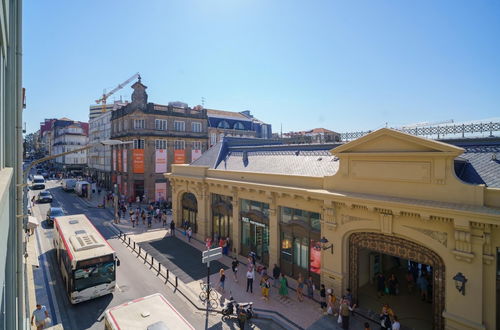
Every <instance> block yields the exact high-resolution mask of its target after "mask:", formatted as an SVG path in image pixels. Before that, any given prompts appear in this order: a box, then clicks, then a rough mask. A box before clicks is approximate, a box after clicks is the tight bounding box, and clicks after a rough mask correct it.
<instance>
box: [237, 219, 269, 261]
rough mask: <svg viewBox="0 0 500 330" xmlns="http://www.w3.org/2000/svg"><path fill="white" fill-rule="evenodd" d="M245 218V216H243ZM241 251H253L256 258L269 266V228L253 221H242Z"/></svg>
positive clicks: (245, 252)
mask: <svg viewBox="0 0 500 330" xmlns="http://www.w3.org/2000/svg"><path fill="white" fill-rule="evenodd" d="M244 219H245V218H244ZM241 231H242V232H241V234H242V240H241V253H242V254H243V255H245V256H247V255H248V254H249V253H250V252H251V251H253V252H255V254H256V257H257V260H258V261H259V262H260V263H262V264H264V265H266V266H268V267H269V228H268V227H267V225H265V224H262V223H259V222H255V221H251V220H249V221H243V222H242V229H241Z"/></svg>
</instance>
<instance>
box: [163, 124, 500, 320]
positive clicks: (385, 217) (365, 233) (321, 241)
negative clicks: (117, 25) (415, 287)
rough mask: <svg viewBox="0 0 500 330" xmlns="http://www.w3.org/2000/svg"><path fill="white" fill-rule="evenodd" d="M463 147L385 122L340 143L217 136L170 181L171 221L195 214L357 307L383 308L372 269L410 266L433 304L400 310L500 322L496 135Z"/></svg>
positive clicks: (211, 231)
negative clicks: (241, 142) (245, 141)
mask: <svg viewBox="0 0 500 330" xmlns="http://www.w3.org/2000/svg"><path fill="white" fill-rule="evenodd" d="M476 143H479V142H476ZM457 144H458V143H454V144H450V143H443V142H439V141H434V140H428V139H423V138H419V137H415V136H411V135H408V134H405V133H401V132H398V131H394V130H391V129H386V128H384V129H380V130H378V131H375V132H373V133H371V134H368V135H366V136H364V137H362V138H359V139H357V140H354V141H352V142H349V143H346V144H336V145H298V146H292V145H274V146H262V145H255V146H249V145H245V146H235V145H233V146H227V145H226V146H225V145H224V143H222V145H221V146H220V150H218V151H217V150H216V151H213V150H212V149H210V150H209V151H208V152H207V153H206V154H204V155H203V156H202V157H201V158H200V159H198V160H197V161H196V162H194V163H192V164H191V165H174V166H172V171H171V173H167V174H166V175H165V176H166V177H167V178H168V179H169V180H170V183H171V186H172V194H173V197H172V202H173V207H172V209H173V214H174V220H175V221H176V222H177V224H180V223H181V222H182V221H184V220H186V219H187V217H189V219H188V220H189V221H191V222H193V221H195V222H196V226H197V229H198V230H197V234H196V235H197V237H198V238H199V239H205V238H206V237H211V236H224V237H226V236H227V237H230V240H231V241H232V245H231V250H232V252H233V253H236V254H242V255H247V254H248V252H249V251H253V252H255V253H256V254H257V258H258V261H259V262H260V263H262V264H265V265H267V266H269V267H271V268H272V265H273V264H278V265H280V267H281V269H282V270H283V271H284V272H285V273H286V274H287V275H289V276H292V277H294V278H296V277H297V276H298V274H302V275H304V276H312V277H313V280H314V281H315V282H316V283H317V284H319V283H323V284H325V285H326V286H327V287H331V288H334V292H335V293H336V295H341V294H342V293H343V292H345V290H346V289H347V288H350V289H351V291H352V293H353V295H354V299H355V300H357V301H359V302H360V305H361V306H363V305H365V306H366V305H370V303H372V302H373V301H375V304H376V303H377V299H376V298H375V299H371V298H370V292H372V291H373V290H374V289H373V287H374V285H375V283H376V276H377V274H382V275H384V274H386V275H387V276H389V275H391V274H396V276H400V275H399V274H401V273H403V275H401V276H404V274H406V272H409V273H410V272H413V274H414V275H415V279H417V278H418V279H419V280H420V278H425V281H427V282H428V283H427V284H428V286H429V291H428V293H429V297H425V298H426V300H427V302H430V304H429V303H424V304H419V302H418V300H419V299H418V297H417V299H416V300H415V299H414V298H415V297H414V296H411V295H408V303H407V305H408V306H410V305H411V304H413V300H415V304H416V306H418V307H416V308H409V309H408V308H407V309H408V310H405V306H399V308H400V311H399V312H400V313H398V314H400V317H402V314H404V313H406V315H404V316H405V317H406V318H407V319H408V320H410V319H412V318H413V319H418V320H417V321H418V322H421V323H419V325H418V326H417V328H420V329H426V328H434V329H497V328H498V326H499V324H500V323H499V320H498V319H497V314H498V310H499V306H498V303H497V302H498V301H499V299H500V296H499V293H498V292H499V291H498V290H499V289H500V288H499V286H498V284H497V283H498V279H499V277H498V276H499V275H500V266H499V265H500V264H499V252H498V251H499V248H500V229H499V228H498V226H499V225H500V179H499V177H500V163H499V162H498V160H497V158H496V155H497V153H500V141H499V140H498V139H491V140H488V142H480V143H479V144H477V145H474V143H473V142H471V144H469V145H465V146H460V147H459V146H457ZM422 281H423V280H422ZM401 282H402V281H400V283H401ZM403 283H404V282H403ZM403 283H402V284H403ZM401 287H403V285H401ZM402 291H404V290H403V289H402ZM400 294H401V295H403V294H406V293H405V292H403V293H400ZM384 299H385V298H384ZM387 299H389V298H387ZM403 305H405V304H403ZM377 308H380V306H377V305H375V306H374V307H373V309H372V310H376V309H377ZM419 313H420V314H421V315H420V314H419Z"/></svg>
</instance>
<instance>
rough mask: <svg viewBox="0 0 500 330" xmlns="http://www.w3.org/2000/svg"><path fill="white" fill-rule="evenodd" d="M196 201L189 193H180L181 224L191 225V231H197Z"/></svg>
mask: <svg viewBox="0 0 500 330" xmlns="http://www.w3.org/2000/svg"><path fill="white" fill-rule="evenodd" d="M197 215H198V201H197V200H196V197H195V196H194V195H193V194H191V193H185V194H184V195H182V224H181V226H187V228H189V227H191V230H192V231H193V233H197V232H198V221H197V219H196V218H197Z"/></svg>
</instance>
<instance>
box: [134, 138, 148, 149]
mask: <svg viewBox="0 0 500 330" xmlns="http://www.w3.org/2000/svg"><path fill="white" fill-rule="evenodd" d="M144 146H145V143H144V140H143V139H139V140H134V149H144Z"/></svg>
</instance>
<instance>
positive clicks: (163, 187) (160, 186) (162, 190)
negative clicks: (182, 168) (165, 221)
mask: <svg viewBox="0 0 500 330" xmlns="http://www.w3.org/2000/svg"><path fill="white" fill-rule="evenodd" d="M166 198H167V183H166V182H161V183H155V201H162V200H165V199H166Z"/></svg>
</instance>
